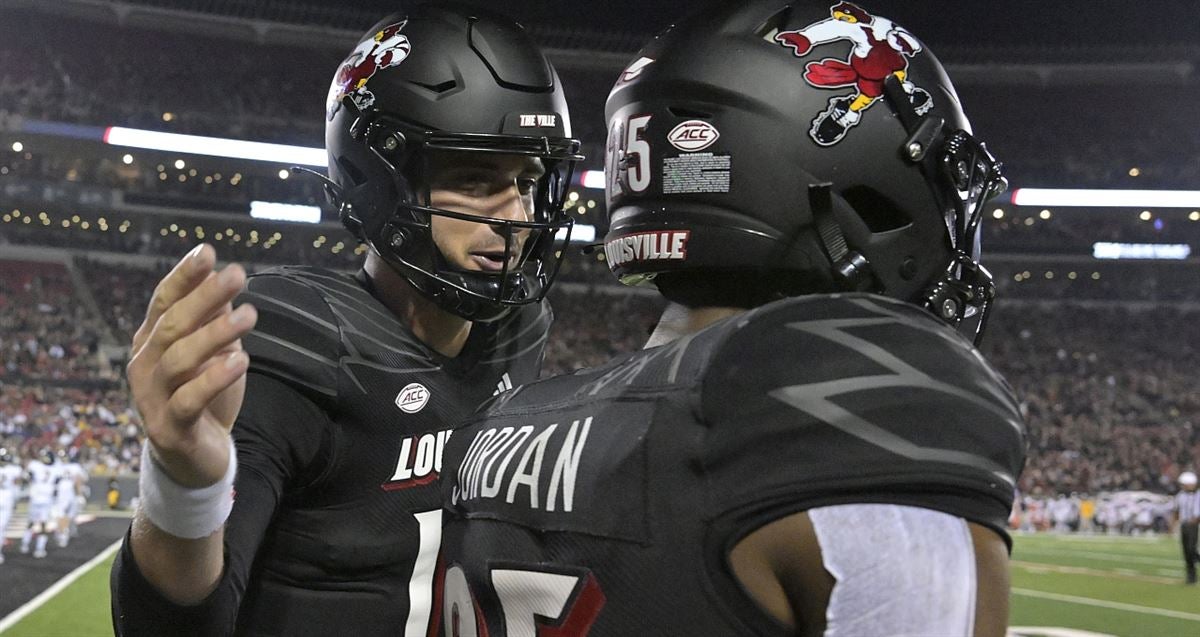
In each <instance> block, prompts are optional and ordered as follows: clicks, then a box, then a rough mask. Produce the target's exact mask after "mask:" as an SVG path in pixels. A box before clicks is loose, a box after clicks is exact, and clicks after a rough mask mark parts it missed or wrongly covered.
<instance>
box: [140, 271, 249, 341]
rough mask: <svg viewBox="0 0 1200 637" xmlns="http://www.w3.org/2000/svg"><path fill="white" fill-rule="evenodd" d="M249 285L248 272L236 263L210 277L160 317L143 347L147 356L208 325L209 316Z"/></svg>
mask: <svg viewBox="0 0 1200 637" xmlns="http://www.w3.org/2000/svg"><path fill="white" fill-rule="evenodd" d="M245 284H246V271H245V270H244V269H242V266H240V265H238V264H236V263H235V264H233V265H230V266H227V267H226V268H225V269H224V270H221V272H220V273H219V274H217V275H216V276H213V277H209V278H208V279H206V280H205V281H204V283H201V284H200V286H199V287H197V288H196V289H194V290H192V291H191V292H190V293H188V295H187V296H185V297H183V298H182V299H180V300H179V301H177V302H176V303H175V304H173V305H172V306H171V307H169V308H167V311H166V312H165V313H164V314H163V315H162V316H161V317H159V319H158V324H156V325H155V326H154V331H153V332H151V334H150V339H149V340H148V341H146V345H145V347H144V348H143V349H145V350H147V354H148V356H147V358H148V359H150V360H155V359H157V357H158V356H161V354H162V352H164V351H166V349H167V348H168V347H170V346H171V345H172V344H174V343H175V341H178V340H179V339H181V338H183V337H185V336H187V335H188V334H191V333H192V332H194V331H196V330H197V329H199V328H200V327H201V326H202V325H204V321H205V318H206V317H208V316H212V315H213V314H214V313H217V312H219V311H220V310H221V309H222V308H223V307H224V306H225V305H226V304H228V303H229V302H230V301H231V300H232V299H233V297H235V296H237V294H238V293H239V292H241V291H242V286H243V285H245Z"/></svg>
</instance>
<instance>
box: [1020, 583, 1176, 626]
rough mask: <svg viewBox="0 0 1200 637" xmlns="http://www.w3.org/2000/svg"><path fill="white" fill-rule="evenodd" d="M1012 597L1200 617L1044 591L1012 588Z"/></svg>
mask: <svg viewBox="0 0 1200 637" xmlns="http://www.w3.org/2000/svg"><path fill="white" fill-rule="evenodd" d="M1012 593H1013V595H1023V596H1025V597H1039V598H1042V599H1052V600H1054V601H1057V602H1068V603H1071V604H1082V605H1084V606H1097V607H1099V608H1113V609H1116V610H1127V611H1129V612H1132V613H1142V614H1143V615H1159V616H1161V617H1172V618H1174V619H1183V620H1186V621H1191V622H1200V615H1197V614H1195V613H1184V612H1182V611H1177V610H1167V609H1166V608H1154V607H1152V606H1138V605H1137V604H1123V603H1121V602H1110V601H1107V600H1103V599H1093V598H1091V597H1078V596H1076V595H1062V594H1059V593H1047V592H1045V591H1035V590H1032V589H1028V588H1014V589H1012Z"/></svg>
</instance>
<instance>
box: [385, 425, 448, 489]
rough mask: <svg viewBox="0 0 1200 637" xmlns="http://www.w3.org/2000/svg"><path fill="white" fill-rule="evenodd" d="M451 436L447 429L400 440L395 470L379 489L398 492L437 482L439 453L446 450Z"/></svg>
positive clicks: (440, 464)
mask: <svg viewBox="0 0 1200 637" xmlns="http://www.w3.org/2000/svg"><path fill="white" fill-rule="evenodd" d="M451 433H452V432H451V431H450V430H449V429H446V430H444V431H434V432H430V433H425V434H421V435H419V436H409V437H407V438H405V439H404V440H402V441H401V442H400V457H399V458H398V459H397V460H396V470H395V472H393V473H392V477H391V478H389V479H388V481H387V482H385V483H383V484H382V485H380V487H381V488H382V489H383V490H384V491H398V490H400V489H408V488H411V487H417V486H422V485H426V484H430V483H432V482H434V481H436V480H437V478H438V474H439V473H440V472H441V470H442V451H444V450H445V449H446V442H447V441H448V440H450V434H451Z"/></svg>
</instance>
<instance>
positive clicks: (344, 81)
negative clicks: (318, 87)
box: [325, 20, 412, 119]
mask: <svg viewBox="0 0 1200 637" xmlns="http://www.w3.org/2000/svg"><path fill="white" fill-rule="evenodd" d="M405 24H408V21H407V20H405V21H404V22H398V23H396V24H389V25H388V26H386V27H383V28H382V29H380V30H379V31H376V32H375V35H374V37H371V38H368V39H366V40H363V41H362V42H359V43H358V46H356V47H354V50H353V51H351V52H350V56H349V57H347V58H346V60H345V61H344V62H342V65H341V67H339V68H338V72H337V74H336V75H334V76H333V84H332V85H331V86H330V87H329V97H328V98H327V100H326V103H325V110H326V114H327V115H328V116H329V119H333V116H334V114H336V113H337V110H338V108H340V107H341V105H342V100H343V99H344V98H345V97H346V96H347V95H349V96H350V99H352V100H354V104H355V105H357V106H358V108H359V110H365V109H367V108H369V107H370V106H371V105H372V104H374V103H375V95H374V94H373V93H371V91H370V90H369V89H367V81H368V80H370V79H371V77H373V76H374V75H375V73H376V72H377V71H379V70H380V69H386V68H388V67H389V66H396V65H397V64H399V63H401V62H403V61H404V60H405V59H406V58H407V57H408V54H409V53H410V52H411V51H412V44H410V43H409V41H408V37H407V36H405V35H404V34H403V33H400V31H401V30H402V29H404V25H405Z"/></svg>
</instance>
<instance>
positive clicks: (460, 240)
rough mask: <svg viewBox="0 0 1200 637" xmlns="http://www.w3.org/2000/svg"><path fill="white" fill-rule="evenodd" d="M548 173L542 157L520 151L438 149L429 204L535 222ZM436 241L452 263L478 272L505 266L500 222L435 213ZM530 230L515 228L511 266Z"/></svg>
mask: <svg viewBox="0 0 1200 637" xmlns="http://www.w3.org/2000/svg"><path fill="white" fill-rule="evenodd" d="M544 172H545V170H544V168H543V167H542V163H541V161H540V160H538V159H537V158H534V157H525V156H521V155H484V154H480V153H463V152H458V153H451V152H446V153H438V154H436V155H434V156H433V157H432V159H431V170H430V179H429V185H430V192H429V197H430V205H431V206H432V207H434V208H441V209H443V210H450V211H452V212H459V213H463V214H468V215H472V216H476V217H492V218H495V219H503V220H506V221H531V220H533V197H534V192H535V189H536V186H537V182H538V179H539V178H540V177H541V176H542V175H543V173H544ZM431 224H432V229H433V241H434V243H435V244H436V245H437V247H438V250H439V251H441V253H442V256H443V257H445V259H446V260H447V261H448V262H449V264H450V265H451V267H453V268H456V269H459V270H472V271H477V272H500V271H501V270H503V268H504V255H505V252H504V247H505V241H504V234H503V230H502V226H496V225H489V224H484V223H476V222H473V221H466V220H462V219H453V218H449V217H443V216H439V215H433V219H432V221H431ZM528 236H529V231H528V230H517V231H514V232H513V245H512V249H511V250H510V251H509V263H508V267H509V269H510V270H511V269H513V268H514V267H515V266H516V265H517V263H516V259H517V257H518V255H520V253H521V248H522V247H523V246H524V244H525V240H526V239H527V238H528Z"/></svg>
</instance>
